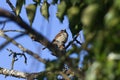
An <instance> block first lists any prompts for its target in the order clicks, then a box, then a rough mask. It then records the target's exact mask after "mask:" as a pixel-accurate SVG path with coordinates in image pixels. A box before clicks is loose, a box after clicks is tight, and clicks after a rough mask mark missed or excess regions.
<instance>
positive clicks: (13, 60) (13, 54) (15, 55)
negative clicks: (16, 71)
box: [7, 49, 27, 69]
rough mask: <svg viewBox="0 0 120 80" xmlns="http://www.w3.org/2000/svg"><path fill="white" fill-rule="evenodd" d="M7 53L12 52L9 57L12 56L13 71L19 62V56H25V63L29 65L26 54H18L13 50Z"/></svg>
mask: <svg viewBox="0 0 120 80" xmlns="http://www.w3.org/2000/svg"><path fill="white" fill-rule="evenodd" d="M7 51H9V52H10V55H9V56H11V55H12V63H11V69H13V67H14V63H15V62H16V61H17V60H18V58H17V56H23V57H24V59H25V61H24V62H25V64H27V57H26V56H25V54H24V53H17V52H14V51H12V50H11V49H7Z"/></svg>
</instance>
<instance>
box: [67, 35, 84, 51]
mask: <svg viewBox="0 0 120 80" xmlns="http://www.w3.org/2000/svg"><path fill="white" fill-rule="evenodd" d="M78 36H79V34H76V36H75V37H74V38H73V40H72V41H70V42H69V43H68V45H67V46H66V47H65V49H67V48H68V47H69V46H70V45H71V44H73V42H74V41H76V42H77V43H78V44H80V45H82V43H81V42H80V41H78V40H77V37H78Z"/></svg>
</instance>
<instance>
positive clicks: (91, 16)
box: [81, 4, 100, 26]
mask: <svg viewBox="0 0 120 80" xmlns="http://www.w3.org/2000/svg"><path fill="white" fill-rule="evenodd" d="M99 10H100V7H99V5H98V4H91V5H89V6H88V7H87V8H86V9H85V10H84V12H83V15H82V19H81V20H82V23H83V24H84V25H85V26H91V25H93V24H94V23H95V22H96V17H98V11H99Z"/></svg>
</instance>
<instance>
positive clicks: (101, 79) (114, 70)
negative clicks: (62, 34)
mask: <svg viewBox="0 0 120 80" xmlns="http://www.w3.org/2000/svg"><path fill="white" fill-rule="evenodd" d="M18 2H19V3H20V4H18ZM33 2H34V3H33V4H32V3H31V4H29V5H28V6H27V7H26V12H27V13H26V14H27V15H28V19H29V21H30V24H31V25H32V23H33V21H34V17H35V16H36V15H35V13H36V9H37V8H39V7H38V6H40V12H41V14H42V15H43V16H44V18H45V19H47V20H48V19H49V6H51V5H57V13H56V17H57V18H58V19H59V20H60V22H61V23H62V22H63V20H64V17H65V16H67V18H68V20H69V29H70V31H71V33H72V34H71V35H72V36H73V38H74V37H75V36H76V35H77V34H78V33H79V32H80V31H81V30H83V32H84V36H85V43H83V44H82V45H81V47H79V46H77V45H76V44H77V43H76V44H74V43H73V45H72V48H71V49H69V50H68V51H67V52H66V55H64V56H62V57H61V58H60V59H58V60H55V61H51V62H48V63H46V70H48V71H52V72H55V73H53V74H54V75H53V74H49V75H46V74H45V75H43V76H42V78H44V77H48V79H51V80H52V79H55V78H56V75H57V74H60V73H57V71H60V70H62V68H63V67H64V66H63V65H64V63H66V64H68V66H69V67H70V68H71V69H72V70H73V72H74V77H75V78H74V79H75V80H79V78H78V77H81V76H82V77H84V78H83V80H120V57H119V56H120V0H53V2H52V3H48V2H47V0H44V1H43V2H42V1H41V0H33ZM24 4H25V2H24V1H21V2H20V0H18V1H17V4H16V14H17V15H19V14H20V12H21V9H22V5H24ZM40 4H42V5H40ZM89 45H91V47H88V46H89ZM81 50H86V51H87V52H88V55H87V56H86V58H85V60H84V62H83V63H84V64H83V68H82V70H81V69H80V70H78V65H79V60H80V59H79V57H77V58H70V57H69V55H71V54H74V53H77V56H79V54H80V52H81ZM111 55H112V56H111ZM116 55H118V56H116ZM63 62H64V63H63ZM80 72H82V74H80ZM61 75H62V73H61ZM70 75H71V74H69V75H67V76H70ZM62 76H64V75H62ZM76 77H77V78H76ZM40 78H41V77H38V79H39V80H41V79H40ZM72 79H73V78H72ZM72 79H71V80H72Z"/></svg>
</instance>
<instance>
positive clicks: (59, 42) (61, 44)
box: [43, 30, 68, 50]
mask: <svg viewBox="0 0 120 80" xmlns="http://www.w3.org/2000/svg"><path fill="white" fill-rule="evenodd" d="M67 40H68V33H67V31H66V30H61V31H60V32H59V33H58V34H57V35H56V36H55V38H54V39H53V41H52V44H54V45H56V46H57V48H59V50H63V49H65V43H66V42H67ZM45 48H46V47H44V48H43V50H44V49H45Z"/></svg>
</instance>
